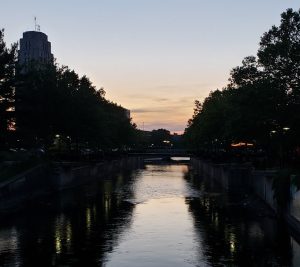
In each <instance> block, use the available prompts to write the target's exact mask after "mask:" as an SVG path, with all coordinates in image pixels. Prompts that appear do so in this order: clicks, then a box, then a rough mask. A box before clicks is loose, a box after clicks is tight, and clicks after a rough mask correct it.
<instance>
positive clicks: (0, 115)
mask: <svg viewBox="0 0 300 267" xmlns="http://www.w3.org/2000/svg"><path fill="white" fill-rule="evenodd" d="M16 51H17V44H13V45H11V47H10V48H7V47H6V43H5V42H4V30H3V29H2V30H1V29H0V144H2V145H3V144H5V143H6V142H7V141H8V140H7V138H8V133H9V130H12V129H13V127H14V125H13V120H14V114H13V109H14V86H15V80H14V73H15V63H16ZM9 128H11V129H9Z"/></svg>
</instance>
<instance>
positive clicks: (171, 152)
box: [128, 148, 191, 161]
mask: <svg viewBox="0 0 300 267" xmlns="http://www.w3.org/2000/svg"><path fill="white" fill-rule="evenodd" d="M128 155H129V156H137V157H143V158H144V159H145V160H146V161H171V158H172V157H182V158H185V157H191V154H190V153H189V152H188V151H187V150H186V149H150V148H149V149H144V150H139V151H131V152H130V153H129V154H128ZM184 161H185V160H184Z"/></svg>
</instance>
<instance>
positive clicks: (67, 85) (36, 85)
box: [16, 64, 135, 149]
mask: <svg viewBox="0 0 300 267" xmlns="http://www.w3.org/2000/svg"><path fill="white" fill-rule="evenodd" d="M17 79H18V82H19V85H18V87H17V89H16V120H17V132H18V134H19V138H20V139H22V140H23V141H24V142H25V143H26V144H27V145H29V146H32V145H34V144H38V143H42V144H47V145H51V142H53V139H54V138H55V136H59V138H61V139H62V138H64V137H67V138H68V139H70V140H71V142H74V143H76V144H88V146H93V147H98V148H101V149H106V148H121V147H123V146H126V145H127V146H128V145H129V144H130V143H132V141H133V140H132V138H133V136H134V130H135V129H134V125H133V124H132V123H131V120H130V119H129V118H127V116H126V112H125V109H124V108H122V107H121V106H118V105H117V104H114V103H112V102H110V101H108V100H106V99H105V98H104V95H105V92H104V90H103V89H102V88H101V89H99V90H98V89H97V88H95V87H94V86H93V85H92V83H91V81H90V80H89V79H88V78H87V77H86V76H83V77H79V76H78V75H77V74H76V73H75V72H74V71H72V70H70V69H69V68H68V67H65V66H63V67H60V68H59V67H58V66H56V65H47V66H43V68H36V66H35V65H34V64H33V66H31V67H29V68H27V71H26V72H23V71H22V70H20V71H19V72H18V75H17Z"/></svg>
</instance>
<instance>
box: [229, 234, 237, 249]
mask: <svg viewBox="0 0 300 267" xmlns="http://www.w3.org/2000/svg"><path fill="white" fill-rule="evenodd" d="M229 245H230V252H231V253H234V252H235V250H236V239H235V235H234V233H232V232H231V233H230V234H229Z"/></svg>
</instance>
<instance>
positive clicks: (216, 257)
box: [185, 173, 300, 266]
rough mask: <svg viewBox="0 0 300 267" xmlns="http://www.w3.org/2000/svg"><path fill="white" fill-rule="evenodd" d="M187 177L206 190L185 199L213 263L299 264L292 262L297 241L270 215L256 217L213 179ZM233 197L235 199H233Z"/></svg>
mask: <svg viewBox="0 0 300 267" xmlns="http://www.w3.org/2000/svg"><path fill="white" fill-rule="evenodd" d="M185 178H186V179H187V180H188V181H189V183H191V184H192V185H193V186H194V187H196V188H199V189H200V190H202V192H203V196H202V197H201V198H186V203H187V204H188V206H189V210H190V212H191V213H192V214H193V218H194V225H195V229H197V230H198V233H197V234H198V235H199V236H201V238H202V239H203V241H204V244H205V248H204V255H205V257H206V259H207V261H208V262H209V265H210V266H299V264H300V262H295V261H294V262H293V253H295V254H296V253H299V249H297V250H294V251H293V248H292V242H295V241H294V240H293V239H292V238H291V237H290V236H289V234H288V231H287V229H286V227H285V226H284V225H282V224H281V223H278V222H276V221H275V219H274V218H272V217H269V216H259V217H258V216H257V213H255V212H253V210H251V209H250V208H249V207H248V206H247V205H245V202H244V199H242V198H241V199H238V198H236V197H235V198H232V197H231V196H228V195H227V194H226V193H225V192H222V190H221V189H220V188H219V187H218V186H217V185H215V186H213V184H212V182H211V181H206V180H205V179H201V177H194V176H193V175H192V173H190V174H186V175H185ZM233 199H234V200H233Z"/></svg>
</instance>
